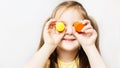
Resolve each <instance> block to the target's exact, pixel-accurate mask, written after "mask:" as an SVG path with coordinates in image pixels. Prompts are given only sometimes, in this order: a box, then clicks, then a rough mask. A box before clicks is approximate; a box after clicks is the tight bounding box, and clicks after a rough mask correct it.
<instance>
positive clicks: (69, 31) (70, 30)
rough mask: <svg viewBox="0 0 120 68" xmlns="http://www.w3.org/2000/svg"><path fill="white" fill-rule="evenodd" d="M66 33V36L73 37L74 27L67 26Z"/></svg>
mask: <svg viewBox="0 0 120 68" xmlns="http://www.w3.org/2000/svg"><path fill="white" fill-rule="evenodd" d="M65 31H66V34H69V35H71V34H72V33H73V29H72V26H71V25H69V26H66V29H65Z"/></svg>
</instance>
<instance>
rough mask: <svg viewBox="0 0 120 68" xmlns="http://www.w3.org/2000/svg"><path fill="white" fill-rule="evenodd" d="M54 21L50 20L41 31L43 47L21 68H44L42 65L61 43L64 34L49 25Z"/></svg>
mask: <svg viewBox="0 0 120 68" xmlns="http://www.w3.org/2000/svg"><path fill="white" fill-rule="evenodd" d="M52 21H55V20H54V19H50V20H49V21H48V22H47V23H46V24H45V28H44V31H43V38H44V45H42V47H41V48H40V49H39V50H38V51H37V52H36V53H35V55H34V56H33V57H32V58H31V59H30V60H29V61H28V63H26V64H25V65H24V67H23V68H44V65H45V63H46V61H47V60H48V58H49V57H50V55H51V54H52V52H53V51H54V50H55V48H56V47H57V45H58V44H59V42H60V41H61V39H62V37H63V36H64V33H63V32H62V33H58V32H56V30H55V27H54V26H53V25H51V23H52Z"/></svg>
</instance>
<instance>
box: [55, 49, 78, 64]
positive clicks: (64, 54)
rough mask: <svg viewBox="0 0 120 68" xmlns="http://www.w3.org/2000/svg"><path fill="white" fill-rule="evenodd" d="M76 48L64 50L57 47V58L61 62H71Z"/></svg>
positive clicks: (74, 56) (76, 51)
mask: <svg viewBox="0 0 120 68" xmlns="http://www.w3.org/2000/svg"><path fill="white" fill-rule="evenodd" d="M77 53H78V50H73V51H66V50H61V49H59V48H57V54H58V59H60V60H61V61H63V62H71V61H73V60H74V59H75V58H76V55H77Z"/></svg>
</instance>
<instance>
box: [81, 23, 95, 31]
mask: <svg viewBox="0 0 120 68" xmlns="http://www.w3.org/2000/svg"><path fill="white" fill-rule="evenodd" d="M92 28H93V27H92V26H91V25H90V24H87V25H86V26H84V27H83V29H82V30H81V31H82V32H84V31H85V30H88V29H92Z"/></svg>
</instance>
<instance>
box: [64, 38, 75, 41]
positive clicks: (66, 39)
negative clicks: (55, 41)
mask: <svg viewBox="0 0 120 68" xmlns="http://www.w3.org/2000/svg"><path fill="white" fill-rule="evenodd" d="M63 40H64V41H75V40H76V39H72V38H63Z"/></svg>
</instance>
